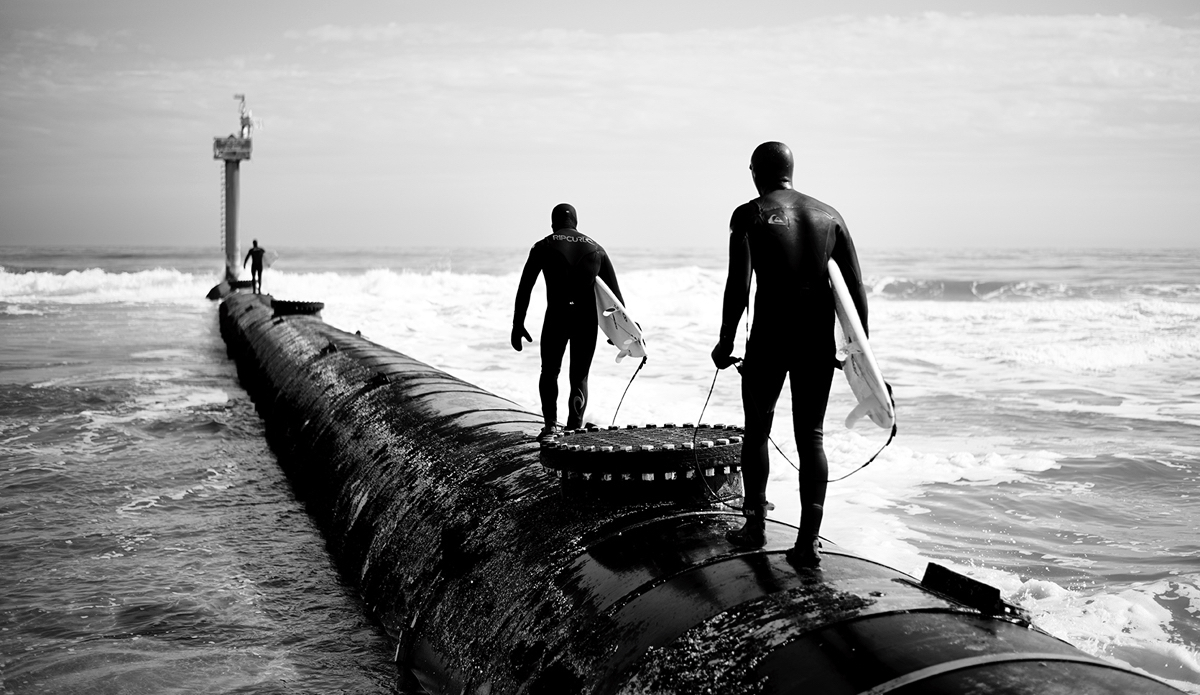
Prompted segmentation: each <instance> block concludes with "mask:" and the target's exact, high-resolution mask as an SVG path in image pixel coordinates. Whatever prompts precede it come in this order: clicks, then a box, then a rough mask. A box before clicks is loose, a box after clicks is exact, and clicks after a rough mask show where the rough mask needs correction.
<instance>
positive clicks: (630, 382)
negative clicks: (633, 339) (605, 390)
mask: <svg viewBox="0 0 1200 695" xmlns="http://www.w3.org/2000/svg"><path fill="white" fill-rule="evenodd" d="M645 366H646V357H645V356H642V363H641V364H639V365H638V366H637V369H635V370H633V376H631V377H629V383H628V384H625V391H624V392H623V393H622V394H621V400H619V401H617V409H616V410H614V411H613V419H612V424H613V425H616V424H617V413H619V412H621V404H622V403H624V402H625V394H626V393H629V387H630V386H633V380H634V379H636V378H637V375H638V372H640V371H642V367H645ZM709 393H710V395H711V393H712V392H711V391H710V392H709Z"/></svg>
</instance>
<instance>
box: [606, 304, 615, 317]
mask: <svg viewBox="0 0 1200 695" xmlns="http://www.w3.org/2000/svg"><path fill="white" fill-rule="evenodd" d="M615 313H617V308H616V307H615V306H610V307H609V308H607V309H605V310H604V315H605V316H612V315H613V314H615Z"/></svg>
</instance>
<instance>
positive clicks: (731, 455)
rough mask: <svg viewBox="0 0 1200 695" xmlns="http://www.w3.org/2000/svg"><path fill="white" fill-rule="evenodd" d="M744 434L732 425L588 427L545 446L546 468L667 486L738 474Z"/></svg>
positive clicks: (579, 475)
mask: <svg viewBox="0 0 1200 695" xmlns="http://www.w3.org/2000/svg"><path fill="white" fill-rule="evenodd" d="M741 453H742V429H741V428H740V427H735V426H733V425H719V424H718V425H708V424H701V425H699V426H696V425H693V424H691V423H687V424H684V425H675V424H665V425H644V426H636V425H629V426H626V427H608V428H600V427H589V428H587V429H578V430H572V431H569V432H565V433H563V434H562V435H560V436H558V437H554V438H549V439H547V440H546V441H544V442H542V450H541V461H542V465H543V466H544V467H546V468H547V469H549V470H550V471H552V472H553V473H554V474H555V476H556V477H558V478H563V479H568V480H569V479H582V480H588V481H590V480H593V479H595V480H596V481H597V482H611V481H620V480H624V481H635V480H636V481H643V482H662V481H670V480H677V479H689V478H695V477H697V476H703V477H714V476H725V475H730V474H733V473H737V472H738V471H739V470H740V462H741Z"/></svg>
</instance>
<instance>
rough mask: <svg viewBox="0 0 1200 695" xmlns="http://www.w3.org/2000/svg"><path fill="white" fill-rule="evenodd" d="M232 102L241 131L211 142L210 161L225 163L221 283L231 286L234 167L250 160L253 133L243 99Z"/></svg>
mask: <svg viewBox="0 0 1200 695" xmlns="http://www.w3.org/2000/svg"><path fill="white" fill-rule="evenodd" d="M233 98H234V99H237V100H238V101H239V102H240V106H239V111H240V116H241V128H240V130H239V132H238V133H233V134H230V135H228V136H226V137H214V138H213V159H220V160H223V161H224V162H225V191H224V196H223V197H224V199H225V208H224V210H223V211H222V212H223V215H222V217H223V218H224V220H225V229H224V236H223V237H222V239H221V241H222V244H221V246H222V249H223V250H224V252H225V281H226V282H228V283H232V282H235V281H236V280H237V278H238V272H239V271H240V270H241V263H240V260H241V259H240V258H239V255H240V251H241V247H240V246H239V244H238V236H237V222H238V167H239V165H240V164H241V162H242V160H243V159H246V160H248V159H250V146H251V143H250V132H251V131H252V130H253V129H254V121H253V117H252V115H251V113H250V109H248V108H246V95H245V94H234V95H233Z"/></svg>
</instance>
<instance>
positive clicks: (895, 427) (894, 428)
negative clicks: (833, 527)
mask: <svg viewBox="0 0 1200 695" xmlns="http://www.w3.org/2000/svg"><path fill="white" fill-rule="evenodd" d="M740 361H741V360H739V362H740ZM738 369H739V371H740V370H741V366H740V365H739V367H738ZM720 373H721V370H719V369H718V370H717V374H720ZM716 385H717V375H716V374H714V375H713V383H712V386H711V387H709V389H708V396H709V398H711V397H712V392H713V388H715V387H716ZM883 385H884V386H886V387H887V391H888V400H889V401H891V403H892V431H891V433H890V434H889V435H888V438H887V441H886V442H884V443H883V446H881V447H879V451H876V452H875V453H874V454H873V455H872V456H871V458H869V459H867V462H866V463H864V464H863V465H861V466H859V467H858V468H855V469H854V470H852V471H850V472H849V473H847V474H846V475H843V476H842V477H840V478H832V479H829V480H826V481H825V482H826V483H837V482H840V481H843V480H845V479H846V478H849V477H850V476H852V475H854V474H855V473H857V472H859V471H861V470H862V469H864V468H866V467H867V466H869V465H871V464H872V463H873V462H874V461H875V459H877V458H879V455H880V454H882V453H883V450H884V449H886V448H888V446H889V445H890V444H891V443H892V440H893V439H895V438H896V432H897V431H899V429H898V424H897V417H896V398H895V396H893V395H892V385H891V384H889V383H888V382H886V381H885V382H883ZM751 398H752V399H753V396H751ZM754 405H755V407H756V408H757V407H758V404H757V403H755V404H754ZM704 407H705V408H707V407H708V398H706V399H705V400H704ZM700 417H701V418H703V417H704V410H701V411H700ZM697 422H699V421H697ZM695 439H696V437H695V435H694V434H693V436H692V445H693V446H695ZM767 441H769V442H771V446H773V447H775V451H776V452H778V453H779V455H780V456H781V457H783V460H784V461H787V463H788V465H789V466H791V467H792V469H793V470H795V471H796V472H797V473H799V472H800V467H799V466H797V465H796V464H794V463H792V460H791V459H790V458H788V456H787V454H785V453H783V449H780V448H779V445H778V444H776V443H775V439H774V438H773V437H771V435H767ZM743 446H744V444H743ZM697 466H699V463H698V462H697ZM706 484H707V483H706ZM709 491H710V492H711V491H712V488H709Z"/></svg>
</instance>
